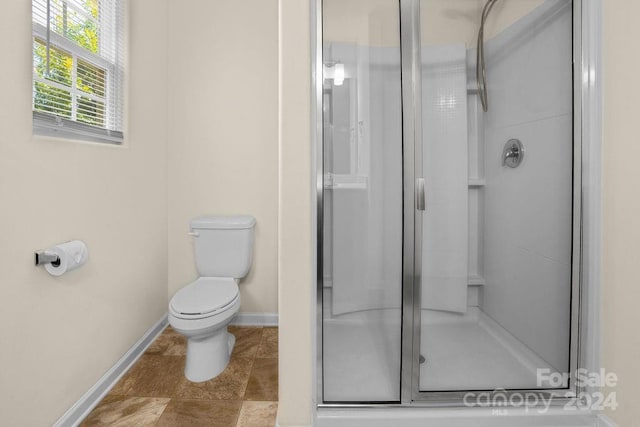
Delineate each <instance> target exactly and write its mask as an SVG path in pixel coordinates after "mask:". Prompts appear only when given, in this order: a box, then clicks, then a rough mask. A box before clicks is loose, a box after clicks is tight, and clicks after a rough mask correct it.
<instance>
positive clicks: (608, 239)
mask: <svg viewBox="0 0 640 427" xmlns="http://www.w3.org/2000/svg"><path fill="white" fill-rule="evenodd" d="M602 3H603V5H604V45H603V52H604V135H603V136H604V138H603V140H604V161H603V168H604V191H603V204H604V206H603V215H604V230H603V234H604V242H603V243H604V249H603V257H604V267H603V269H604V271H603V276H604V277H603V285H602V352H603V356H602V362H603V363H602V364H603V366H604V368H606V369H607V371H609V372H615V373H616V374H617V375H618V379H619V381H618V386H617V387H616V388H614V389H612V390H611V391H614V392H616V393H617V399H618V403H619V404H620V406H619V407H618V409H617V410H615V411H608V413H607V415H609V416H610V417H611V418H612V419H613V420H614V421H615V422H616V423H617V424H618V425H620V426H633V425H637V424H638V419H640V409H639V407H638V404H637V396H638V391H637V390H638V384H640V368H639V361H640V334H638V322H639V321H640V316H639V315H638V313H639V311H638V301H640V281H639V280H638V260H640V221H639V220H638V218H639V217H640V197H638V195H639V190H638V187H639V184H640V172H639V171H640V168H639V167H638V159H640V143H639V141H640V140H639V138H638V115H639V114H640V107H639V106H638V99H640V82H639V81H638V70H639V69H640V57H639V56H638V55H637V51H636V50H635V49H633V47H632V44H633V42H634V41H635V40H638V39H640V26H638V20H637V17H638V16H640V3H638V2H628V1H624V0H606V1H603V2H602Z"/></svg>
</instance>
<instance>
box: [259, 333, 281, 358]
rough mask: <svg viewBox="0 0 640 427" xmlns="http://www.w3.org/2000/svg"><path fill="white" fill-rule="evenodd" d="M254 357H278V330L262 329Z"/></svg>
mask: <svg viewBox="0 0 640 427" xmlns="http://www.w3.org/2000/svg"><path fill="white" fill-rule="evenodd" d="M256 357H260V358H277V357H278V328H264V330H263V332H262V340H261V341H260V346H259V347H258V352H257V353H256Z"/></svg>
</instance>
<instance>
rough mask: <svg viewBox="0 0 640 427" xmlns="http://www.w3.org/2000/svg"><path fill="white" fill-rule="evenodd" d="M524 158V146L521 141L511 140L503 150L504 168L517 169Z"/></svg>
mask: <svg viewBox="0 0 640 427" xmlns="http://www.w3.org/2000/svg"><path fill="white" fill-rule="evenodd" d="M523 158H524V145H522V142H520V140H519V139H510V140H509V141H507V143H506V144H505V146H504V150H502V166H508V167H510V168H517V167H518V166H520V163H522V159H523Z"/></svg>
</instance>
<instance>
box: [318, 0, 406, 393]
mask: <svg viewBox="0 0 640 427" xmlns="http://www.w3.org/2000/svg"><path fill="white" fill-rule="evenodd" d="M399 9H400V7H399V0H374V1H372V0H324V2H323V12H322V13H323V58H322V61H323V102H322V104H323V125H324V131H323V135H324V136H323V139H324V140H323V147H324V148H323V150H324V153H323V162H324V168H323V169H324V177H323V178H324V188H323V224H322V230H323V236H322V240H323V241H322V259H323V262H322V300H323V301H322V302H323V304H322V305H323V310H322V357H323V371H322V387H323V400H324V402H325V403H330V402H397V401H399V400H400V369H401V331H402V329H401V328H402V325H401V322H402V268H403V248H402V244H403V238H402V233H403V151H402V150H403V144H402V85H401V54H400V13H399Z"/></svg>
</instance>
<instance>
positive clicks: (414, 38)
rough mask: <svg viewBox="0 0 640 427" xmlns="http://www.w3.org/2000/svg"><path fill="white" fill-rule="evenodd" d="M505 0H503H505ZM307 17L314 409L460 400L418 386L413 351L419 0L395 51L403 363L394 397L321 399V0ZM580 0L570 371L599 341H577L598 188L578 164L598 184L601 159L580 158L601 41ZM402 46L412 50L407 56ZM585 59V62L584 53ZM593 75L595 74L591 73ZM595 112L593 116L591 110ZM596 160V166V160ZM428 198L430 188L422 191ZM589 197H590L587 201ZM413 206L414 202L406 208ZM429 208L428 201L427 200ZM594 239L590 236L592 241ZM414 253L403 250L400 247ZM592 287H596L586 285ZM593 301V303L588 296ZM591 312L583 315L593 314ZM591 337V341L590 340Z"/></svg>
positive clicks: (405, 11)
mask: <svg viewBox="0 0 640 427" xmlns="http://www.w3.org/2000/svg"><path fill="white" fill-rule="evenodd" d="M505 1H509V0H505ZM310 2H311V18H312V37H311V41H312V56H311V61H312V81H313V86H312V93H313V95H312V105H311V110H312V123H313V124H315V126H314V128H313V130H312V133H313V134H312V141H314V145H315V152H314V157H315V171H316V173H315V183H314V187H315V206H316V221H315V223H316V227H317V228H316V241H317V246H316V258H317V264H316V273H317V288H316V290H317V294H316V298H317V301H316V302H317V304H316V326H315V327H316V338H317V339H316V342H315V345H316V365H317V368H316V390H315V393H316V399H315V400H316V403H317V406H318V407H319V408H365V407H407V406H412V407H461V406H464V405H463V401H462V399H463V396H464V394H465V393H467V392H468V391H470V390H464V391H451V392H449V391H446V392H421V391H419V352H420V328H419V327H415V325H420V320H421V308H420V306H418V305H417V303H416V302H419V301H421V299H420V279H421V278H420V267H421V266H420V263H421V250H422V248H421V246H422V242H421V240H420V239H415V236H416V235H418V236H420V235H422V232H421V231H422V221H421V220H420V219H421V216H417V215H416V209H415V206H416V192H415V182H416V178H419V177H422V176H423V174H422V162H421V161H418V159H421V158H422V143H421V140H422V135H421V129H422V127H421V109H420V108H421V107H420V106H421V99H420V97H421V96H422V91H421V58H420V50H421V49H420V47H421V46H420V0H398V2H399V5H400V32H401V56H402V105H403V124H402V129H403V168H404V170H403V187H404V188H403V193H404V194H403V204H404V207H405V208H403V283H402V297H403V300H402V310H403V311H402V349H401V351H402V354H401V360H402V367H401V373H400V381H401V389H400V401H398V402H393V403H353V402H348V403H324V400H323V385H322V384H323V360H322V346H323V342H322V304H323V298H322V296H323V225H324V223H323V219H324V211H323V208H324V205H323V198H324V178H323V175H324V165H323V157H324V147H323V120H322V111H323V108H322V107H323V106H322V103H323V78H322V77H323V68H322V67H323V56H322V42H323V34H322V0H310ZM582 2H583V0H573V1H572V7H573V88H574V90H573V153H574V155H573V232H572V239H573V242H572V274H571V280H572V284H571V308H570V309H571V332H570V334H571V338H570V341H571V342H570V363H569V366H570V372H572V373H574V372H576V370H577V369H578V368H582V367H587V368H591V369H594V368H595V366H597V364H598V362H597V360H593V359H594V356H593V355H592V354H591V353H593V347H594V346H596V347H597V345H598V343H597V341H598V337H592V338H590V341H592V342H591V343H590V345H589V346H587V347H589V348H582V344H583V338H584V337H585V335H586V326H585V325H586V322H584V324H583V316H584V315H585V312H586V308H587V307H588V306H589V301H587V299H586V297H585V294H586V293H585V292H583V291H584V289H583V281H582V278H583V276H584V273H585V272H588V271H590V269H591V267H589V266H587V265H583V256H584V251H583V247H582V244H583V233H584V230H583V227H582V225H583V202H584V203H585V204H586V203H587V202H588V205H587V208H588V209H589V211H593V210H597V209H594V208H593V205H594V204H595V205H596V206H597V205H598V203H599V200H600V190H599V189H591V190H590V191H592V192H594V195H593V196H590V200H585V188H584V187H583V164H584V166H585V168H586V169H587V171H588V173H589V176H587V178H588V179H587V180H586V181H588V182H596V183H599V181H600V179H599V175H598V176H596V174H598V173H599V163H598V162H599V159H595V160H594V159H593V158H591V157H593V153H591V154H588V155H587V156H586V157H588V158H585V157H583V130H585V131H586V132H587V134H590V133H591V132H592V131H593V129H591V128H589V129H585V128H584V127H583V115H585V114H588V115H589V119H590V120H592V119H597V118H599V113H597V112H596V110H597V108H598V107H599V105H600V100H599V99H595V100H594V99H588V100H587V101H588V103H587V104H585V99H584V98H585V97H587V98H590V97H593V96H595V97H596V98H597V96H598V94H599V92H598V91H599V84H596V83H595V82H594V76H593V74H594V72H596V69H597V68H598V67H597V66H598V64H597V61H598V58H594V57H593V56H594V50H595V49H599V46H592V45H590V46H589V51H584V50H583V48H584V43H583V39H585V38H587V39H588V40H589V41H590V42H591V44H594V43H593V41H592V40H591V38H592V37H591V36H590V35H589V34H587V33H585V32H583V20H584V22H587V23H588V25H590V26H593V25H594V24H593V23H591V22H590V21H593V16H587V15H589V14H591V15H593V14H594V12H593V11H590V12H589V14H585V13H583V4H582ZM406 52H411V54H410V55H407V54H406ZM585 57H586V59H587V61H588V62H589V63H586V62H585V61H584V59H585ZM596 77H598V78H599V76H596ZM594 116H598V117H594ZM590 137H591V138H593V139H594V140H595V141H592V142H590V144H591V147H590V148H589V150H590V151H592V152H596V151H597V147H599V139H597V138H598V137H597V135H590ZM594 164H595V167H594ZM427 197H428V195H427ZM592 199H593V200H592ZM407 206H414V209H406V207H407ZM427 209H428V207H427ZM590 214H591V215H592V217H593V218H592V221H594V222H595V223H594V224H591V225H590V227H592V228H593V230H589V235H588V236H586V239H585V240H587V241H588V243H589V245H592V246H595V247H594V248H592V249H591V250H592V251H594V252H595V254H594V255H592V257H593V258H595V259H599V251H600V248H599V233H600V230H599V225H598V220H599V212H597V211H596V212H590ZM592 240H593V241H595V243H593V242H592ZM407 253H409V254H414V256H413V257H411V256H404V254H407ZM590 281H592V282H593V283H594V284H590V290H589V292H592V293H594V294H595V295H590V297H591V298H592V300H591V301H593V299H594V298H596V299H597V297H598V295H597V289H598V288H597V286H599V281H598V279H597V278H595V277H593V278H590ZM591 287H593V288H594V290H591ZM591 304H593V302H591ZM593 316H594V315H593V314H590V315H589V320H590V321H591V320H592V318H593ZM594 343H595V344H594ZM582 391H584V390H582V389H578V387H577V385H576V379H575V377H574V375H571V384H570V386H569V388H568V389H546V390H545V389H518V390H507V391H506V393H505V394H506V396H507V397H510V395H512V394H514V393H536V394H538V395H542V396H544V397H545V398H552V399H553V405H564V404H566V403H567V402H568V401H569V400H570V399H574V398H575V397H569V398H567V397H566V396H565V393H567V392H570V393H572V396H576V395H577V396H579V395H580V393H581V392H582Z"/></svg>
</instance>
